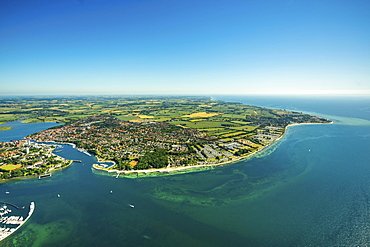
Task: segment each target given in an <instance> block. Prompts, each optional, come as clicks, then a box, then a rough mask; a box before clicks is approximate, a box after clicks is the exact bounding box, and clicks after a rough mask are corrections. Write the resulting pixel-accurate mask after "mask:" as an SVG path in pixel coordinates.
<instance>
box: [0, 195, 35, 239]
mask: <svg viewBox="0 0 370 247" xmlns="http://www.w3.org/2000/svg"><path fill="white" fill-rule="evenodd" d="M0 203H2V204H5V205H4V206H3V207H1V208H0V211H1V212H2V215H1V218H0V223H1V224H2V227H0V241H2V240H4V239H5V238H7V237H9V236H10V235H11V234H13V233H14V232H16V231H17V230H18V229H19V228H21V227H22V225H23V224H24V223H26V222H27V220H28V219H29V218H30V217H31V215H32V214H33V212H34V210H35V203H34V202H31V204H30V211H29V212H28V215H27V217H26V218H25V219H24V218H23V217H22V216H15V215H13V216H3V215H6V214H8V213H10V212H11V210H9V209H8V208H7V206H6V205H11V206H13V207H16V208H18V209H24V207H18V206H16V205H14V204H11V203H8V202H0Z"/></svg>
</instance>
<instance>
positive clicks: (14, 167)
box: [0, 165, 22, 171]
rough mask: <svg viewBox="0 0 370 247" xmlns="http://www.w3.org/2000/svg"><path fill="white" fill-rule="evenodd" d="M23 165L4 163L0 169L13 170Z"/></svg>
mask: <svg viewBox="0 0 370 247" xmlns="http://www.w3.org/2000/svg"><path fill="white" fill-rule="evenodd" d="M21 167H22V166H21V165H2V166H0V169H1V170H3V171H12V170H15V169H18V168H21Z"/></svg>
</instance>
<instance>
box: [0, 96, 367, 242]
mask: <svg viewBox="0 0 370 247" xmlns="http://www.w3.org/2000/svg"><path fill="white" fill-rule="evenodd" d="M214 98H216V99H220V100H225V101H234V102H241V103H246V104H252V105H259V106H264V107H272V108H279V109H289V110H296V111H302V112H310V113H315V114H316V115H319V116H328V117H329V116H330V117H329V118H330V119H331V120H333V121H334V123H333V124H319V125H300V126H292V127H289V128H288V130H287V132H286V134H285V136H284V138H282V139H281V140H280V141H278V142H276V143H275V144H274V145H272V146H270V147H269V148H267V149H266V150H264V151H263V152H261V153H259V154H258V155H255V156H254V157H253V158H251V159H248V160H246V161H241V162H238V163H234V164H230V165H226V166H222V167H217V168H215V169H213V170H206V171H200V172H194V173H189V174H180V175H172V176H166V177H156V178H139V179H128V178H121V177H119V178H115V174H112V176H102V175H99V174H96V173H94V172H92V170H91V165H92V164H93V163H94V162H96V159H95V158H94V157H93V156H88V155H86V154H84V153H81V152H79V151H78V150H76V149H74V148H72V146H70V145H63V146H62V148H60V149H59V150H56V151H58V152H57V153H56V154H58V155H61V156H63V157H65V158H68V159H73V160H81V161H82V162H81V163H73V164H72V166H70V167H68V168H66V169H64V170H61V171H58V172H56V173H54V174H53V176H52V177H51V178H47V179H42V180H38V179H36V178H35V179H23V180H16V181H9V182H5V183H2V184H0V199H1V200H0V201H7V202H11V203H14V204H17V205H28V204H29V202H31V201H35V203H36V210H35V212H34V214H33V216H32V217H31V219H30V220H29V221H28V223H27V224H26V225H25V226H23V227H22V228H21V229H20V230H19V231H17V233H15V234H13V235H12V236H11V237H9V238H7V239H6V240H4V241H3V242H1V245H4V246H108V245H109V246H355V245H356V246H357V245H359V246H366V245H368V244H370V237H369V235H370V234H369V233H370V214H369V208H370V179H369V176H370V144H369V143H370V112H369V106H370V99H369V98H357V97H355V98H350V97H345V98H317V97H316V98H312V97H311V98H294V97H291V98H288V97H256V96H253V97H252V96H238V97H236V96H215V97H214ZM0 137H1V136H0ZM59 151H60V152H59ZM6 191H8V192H9V193H5V192H6Z"/></svg>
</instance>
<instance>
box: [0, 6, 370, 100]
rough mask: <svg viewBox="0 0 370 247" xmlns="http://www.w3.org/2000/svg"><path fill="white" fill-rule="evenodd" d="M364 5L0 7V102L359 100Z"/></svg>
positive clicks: (369, 27) (364, 80)
mask: <svg viewBox="0 0 370 247" xmlns="http://www.w3.org/2000/svg"><path fill="white" fill-rule="evenodd" d="M369 13H370V1H368V0H363V1H360V0H358V1H356V0H354V1H349V0H347V1H341V0H335V1H328V0H309V1H307V0H305V1H298V0H280V1H279V0H271V1H269V0H248V1H235V0H229V1H218V0H212V1H210V0H202V1H199V0H196V1H195V0H186V1H182V0H181V1H180V0H179V1H177V0H156V1H152V0H132V1H131V0H121V1H115V0H109V1H107V0H80V1H77V0H63V1H59V0H54V1H53V0H44V1H41V0H22V1H13V0H3V1H0V88H1V91H0V94H2V95H19V94H28V95H34V94H41V95H45V94H338V93H339V94H343V93H347V94H370V49H369V48H370V14H369Z"/></svg>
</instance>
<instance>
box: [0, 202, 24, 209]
mask: <svg viewBox="0 0 370 247" xmlns="http://www.w3.org/2000/svg"><path fill="white" fill-rule="evenodd" d="M0 204H6V205H9V206H12V207H15V208H16V209H24V206H23V207H18V206H17V205H14V204H12V203H9V202H0Z"/></svg>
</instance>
